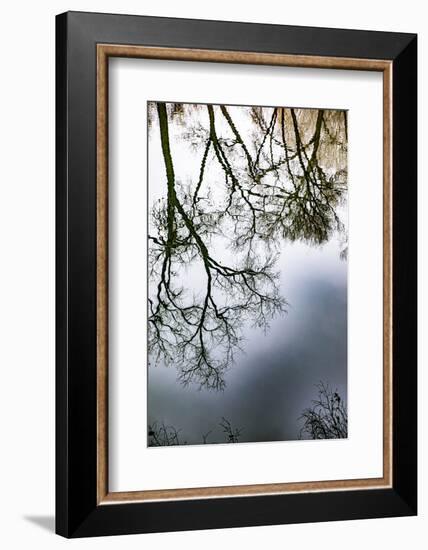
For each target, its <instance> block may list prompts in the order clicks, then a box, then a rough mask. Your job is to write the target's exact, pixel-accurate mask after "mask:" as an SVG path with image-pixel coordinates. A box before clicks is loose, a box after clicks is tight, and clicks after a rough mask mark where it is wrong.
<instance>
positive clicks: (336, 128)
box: [56, 12, 417, 537]
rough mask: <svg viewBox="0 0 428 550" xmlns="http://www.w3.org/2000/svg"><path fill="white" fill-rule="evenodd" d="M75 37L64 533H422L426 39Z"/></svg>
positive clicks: (61, 396)
mask: <svg viewBox="0 0 428 550" xmlns="http://www.w3.org/2000/svg"><path fill="white" fill-rule="evenodd" d="M56 25H57V31H56V36H57V42H56V51H57V58H56V71H57V72H56V74H57V76H56V79H57V80H56V92H57V104H56V115H57V119H56V120H57V126H56V127H57V142H56V144H57V149H56V156H57V173H56V179H57V226H56V237H57V276H56V283H57V372H56V380H57V381H56V395H57V401H56V403H57V409H56V446H57V447H56V462H57V470H56V487H57V493H56V525H57V528H56V529H57V533H58V534H60V535H63V536H65V537H85V536H97V535H114V534H126V533H145V532H157V531H177V530H189V529H209V528H221V527H239V526H251V525H269V524H271V525H272V524H279V523H297V522H314V521H333V520H344V519H360V518H373V517H393V516H406V515H414V514H416V510H417V464H416V459H417V441H416V434H417V419H416V411H417V403H416V397H417V391H416V318H417V316H416V305H417V298H416V150H417V147H416V137H417V136H416V120H417V118H416V116H417V113H416V66H417V64H416V55H417V38H416V35H413V34H401V33H384V32H373V31H356V30H340V29H322V28H307V27H289V26H279V25H259V24H248V23H232V22H218V21H200V20H188V19H168V18H153V17H141V16H123V15H109V14H95V13H78V12H68V13H65V14H61V15H58V16H57V20H56Z"/></svg>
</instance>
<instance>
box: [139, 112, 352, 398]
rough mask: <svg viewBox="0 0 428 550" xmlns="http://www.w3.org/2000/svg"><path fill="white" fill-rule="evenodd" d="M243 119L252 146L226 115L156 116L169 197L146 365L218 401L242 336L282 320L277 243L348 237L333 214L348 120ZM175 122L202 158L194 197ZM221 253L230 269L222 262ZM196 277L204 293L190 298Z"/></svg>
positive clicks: (288, 115) (161, 207)
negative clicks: (193, 273) (176, 149)
mask: <svg viewBox="0 0 428 550" xmlns="http://www.w3.org/2000/svg"><path fill="white" fill-rule="evenodd" d="M192 109H193V110H195V112H197V117H196V119H197V122H195V117H194V116H191V114H192ZM242 109H246V112H247V113H248V115H249V117H248V118H249V120H250V121H252V128H253V139H252V142H251V143H246V142H245V139H244V138H243V132H242V131H241V130H240V129H239V128H238V126H237V124H236V123H235V122H234V120H233V118H232V116H231V114H230V111H231V108H227V107H226V106H224V105H218V106H217V105H206V106H201V105H199V106H196V105H187V104H177V103H174V104H165V103H152V104H150V106H149V114H150V117H149V121H150V123H151V124H153V123H154V120H155V118H156V117H157V121H158V124H159V134H160V140H161V147H162V156H163V161H164V167H165V172H166V186H165V187H166V192H165V193H164V196H163V197H162V198H161V199H159V200H158V201H157V202H156V204H154V205H153V207H152V210H151V231H150V235H149V272H150V280H151V281H153V282H151V283H150V295H149V353H150V358H151V361H153V362H158V361H160V360H162V361H163V362H164V363H165V364H167V365H168V364H174V365H175V366H176V367H177V369H178V379H179V380H180V381H181V383H183V384H184V385H187V384H190V383H192V382H196V383H197V384H199V386H200V387H204V388H207V389H215V390H221V389H223V388H224V385H225V383H224V373H225V371H226V370H227V368H228V367H229V366H230V365H231V364H233V361H234V355H235V353H236V351H238V350H240V348H241V342H242V328H243V326H244V324H245V323H248V322H249V323H251V324H253V325H255V326H259V327H261V328H262V329H264V330H267V329H268V327H269V322H270V321H271V320H272V319H273V318H274V317H275V316H276V315H278V314H282V313H284V312H285V310H286V306H287V303H286V300H285V298H284V297H283V296H281V295H280V292H279V288H278V273H277V271H276V268H275V266H276V261H277V255H278V242H279V241H280V240H281V239H286V240H291V241H293V240H296V239H301V240H304V241H306V242H309V243H314V244H321V243H323V242H325V241H327V240H328V239H329V237H330V236H331V235H332V233H333V232H335V231H339V232H344V226H343V224H342V222H341V221H340V218H339V215H338V211H337V210H338V207H339V206H340V205H341V203H342V202H343V199H344V197H345V194H346V188H347V185H346V178H347V173H346V148H347V145H346V142H347V139H346V134H347V124H346V113H345V112H342V111H326V110H304V109H285V108H242ZM204 113H205V115H204ZM203 116H205V119H204V118H203ZM169 118H170V119H173V118H174V120H179V121H180V125H181V126H182V127H185V130H184V131H183V132H184V133H183V135H185V136H187V137H186V139H188V140H189V142H190V143H191V144H192V146H193V147H195V148H196V149H197V148H198V144H199V146H201V162H200V167H199V175H198V178H197V180H196V181H194V182H191V183H190V184H187V185H184V184H183V183H182V182H181V181H180V179H179V178H177V176H176V174H175V169H174V162H173V153H172V151H171V143H170V135H169V134H170V132H169V120H168V119H169ZM187 120H190V121H191V123H190V127H186V121H187ZM203 120H205V124H204V123H203V122H201V121H203ZM246 133H247V134H248V132H246ZM208 166H209V168H208ZM207 172H208V174H211V172H213V173H214V174H216V176H215V178H214V181H211V178H209V177H208V176H207ZM218 173H220V174H222V177H223V182H221V181H220V182H219V181H217V179H218V176H217V174H218ZM219 243H222V247H223V249H228V250H230V251H231V253H232V256H233V260H227V259H226V258H227V255H224V256H222V257H219V252H218V247H219ZM342 256H344V255H342ZM190 267H193V268H194V269H197V270H198V271H197V273H198V276H200V279H201V281H204V285H203V290H199V289H198V290H197V291H195V290H194V291H193V293H192V292H191V289H189V288H185V287H184V286H183V283H184V281H185V275H184V274H185V269H186V268H187V269H190Z"/></svg>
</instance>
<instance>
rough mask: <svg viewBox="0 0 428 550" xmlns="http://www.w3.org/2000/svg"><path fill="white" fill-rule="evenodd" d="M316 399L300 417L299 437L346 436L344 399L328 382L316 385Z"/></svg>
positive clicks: (346, 412)
mask: <svg viewBox="0 0 428 550" xmlns="http://www.w3.org/2000/svg"><path fill="white" fill-rule="evenodd" d="M317 387H318V399H315V400H313V401H312V407H309V408H307V409H305V410H304V411H303V413H302V416H301V417H300V420H303V427H302V429H301V430H300V439H343V438H347V437H348V411H347V406H346V403H345V402H344V400H343V399H342V398H341V396H340V395H339V394H338V393H337V390H336V391H333V390H331V389H330V387H329V386H328V384H324V383H323V382H320V383H319V384H318V385H317Z"/></svg>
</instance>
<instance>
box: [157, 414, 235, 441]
mask: <svg viewBox="0 0 428 550" xmlns="http://www.w3.org/2000/svg"><path fill="white" fill-rule="evenodd" d="M219 427H220V428H222V432H223V433H224V434H225V436H224V437H225V442H226V443H239V437H240V435H241V434H242V432H243V430H242V429H241V428H234V427H233V426H232V424H231V422H230V421H229V420H227V419H226V418H224V417H222V418H221V421H220V422H219ZM180 431H181V430H177V429H176V428H175V427H174V426H167V425H165V423H164V422H161V423H159V422H157V421H155V422H153V423H151V424H149V426H148V446H149V447H173V446H176V445H188V443H187V441H180V439H179V435H178V434H179V433H180ZM211 433H212V430H210V431H208V432H207V433H204V434H202V437H201V443H203V444H216V443H218V441H208V437H209V436H210V435H211ZM222 443H223V442H222Z"/></svg>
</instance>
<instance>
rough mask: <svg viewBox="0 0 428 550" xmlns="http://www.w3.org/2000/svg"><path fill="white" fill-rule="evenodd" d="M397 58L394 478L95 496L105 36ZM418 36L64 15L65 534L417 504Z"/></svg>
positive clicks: (61, 322) (61, 481) (60, 401)
mask: <svg viewBox="0 0 428 550" xmlns="http://www.w3.org/2000/svg"><path fill="white" fill-rule="evenodd" d="M100 43H103V44H122V45H147V46H161V47H171V48H190V49H193V48H194V49H203V50H211V49H212V50H224V51H238V52H239V51H245V52H248V51H251V52H260V53H280V54H290V55H300V56H302V55H303V56H317V57H339V58H340V57H343V58H355V59H363V60H388V61H391V62H392V79H393V82H392V90H393V109H392V121H391V125H392V130H393V132H392V136H393V137H392V158H393V162H392V178H393V179H392V181H393V187H392V189H393V192H392V217H393V225H392V274H393V290H392V303H393V310H392V363H393V367H392V368H393V376H392V402H393V425H392V439H393V454H392V464H393V481H392V487H390V488H382V489H361V490H341V491H320V492H308V493H296V494H275V495H269V496H266V495H263V496H245V497H225V498H205V499H204V498H201V499H192V500H182V501H177V500H170V501H161V502H128V503H120V504H115V503H109V504H108V505H99V504H97V371H96V357H97V348H96V329H97V316H96V272H97V257H96V232H97V229H96V207H97V206H96V205H97V203H96V171H97V143H96V136H97V131H96V125H97V119H96V107H97V105H96V78H97V77H96V73H97V66H96V46H97V44H100ZM416 96H417V36H416V35H414V34H404V33H386V32H373V31H356V30H342V29H325V28H309V27H293V26H280V25H261V24H260V25H259V24H248V23H232V22H219V21H202V20H190V19H170V18H154V17H143V16H124V15H111V14H96V13H81V12H68V13H64V14H61V15H58V16H57V18H56V98H57V102H56V159H57V160H56V532H57V533H58V534H60V535H62V536H65V537H86V536H99V535H116V534H127V533H148V532H161V531H181V530H194V529H210V528H226V527H241V526H255V525H274V524H284V523H302V522H320V521H335V520H345V519H362V518H374V517H393V516H409V515H415V514H416V513H417V372H416V367H417V342H416V339H417V330H416V324H417V290H416V288H417V286H416V283H417V280H416V278H417V259H416V254H417V206H416V201H417V188H416V180H417V174H416V166H417V158H416V155H417V147H416V140H417V104H416V99H417V97H416Z"/></svg>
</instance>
